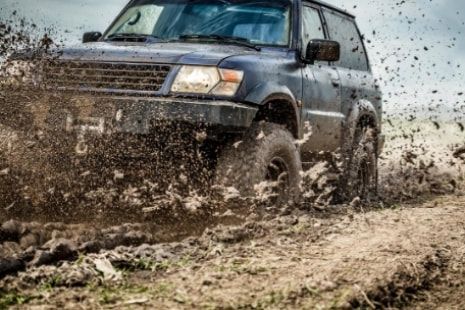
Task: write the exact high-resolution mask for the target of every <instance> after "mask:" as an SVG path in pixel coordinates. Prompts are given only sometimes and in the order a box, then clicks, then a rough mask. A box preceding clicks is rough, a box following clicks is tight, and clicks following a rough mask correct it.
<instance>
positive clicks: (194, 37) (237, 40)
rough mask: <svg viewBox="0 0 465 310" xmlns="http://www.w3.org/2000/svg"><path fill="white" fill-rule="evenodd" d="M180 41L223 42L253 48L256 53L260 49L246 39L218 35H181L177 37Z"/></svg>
mask: <svg viewBox="0 0 465 310" xmlns="http://www.w3.org/2000/svg"><path fill="white" fill-rule="evenodd" d="M179 39H180V40H196V41H201V40H213V41H217V42H225V43H231V44H236V45H241V46H246V47H249V48H253V49H254V50H256V51H260V50H261V47H260V46H257V45H255V44H253V43H252V42H250V41H249V40H248V39H246V38H241V37H233V36H222V35H218V34H183V35H181V36H179Z"/></svg>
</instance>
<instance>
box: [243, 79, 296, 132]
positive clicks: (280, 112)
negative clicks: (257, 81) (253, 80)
mask: <svg viewBox="0 0 465 310" xmlns="http://www.w3.org/2000/svg"><path fill="white" fill-rule="evenodd" d="M246 101H247V102H250V103H253V104H256V105H258V106H259V110H258V112H257V114H256V116H255V119H254V121H262V120H265V121H269V122H273V123H277V124H280V125H285V126H286V127H287V129H288V130H289V131H290V132H291V133H292V135H293V136H294V137H295V138H296V139H298V138H300V136H301V130H300V127H301V126H300V107H299V105H298V103H297V100H296V98H295V96H294V95H293V93H292V91H291V90H290V89H289V88H288V87H287V86H284V85H279V84H276V83H266V84H261V85H259V86H258V87H256V88H255V89H254V90H253V91H252V92H251V93H250V94H249V95H248V96H247V97H246Z"/></svg>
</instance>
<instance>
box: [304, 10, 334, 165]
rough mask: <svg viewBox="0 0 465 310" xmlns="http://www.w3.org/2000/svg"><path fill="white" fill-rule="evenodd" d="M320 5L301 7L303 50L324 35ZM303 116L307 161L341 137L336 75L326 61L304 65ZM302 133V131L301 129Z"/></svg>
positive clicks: (324, 36)
mask: <svg viewBox="0 0 465 310" xmlns="http://www.w3.org/2000/svg"><path fill="white" fill-rule="evenodd" d="M326 38H327V34H326V31H325V27H324V26H323V20H322V15H321V11H320V8H319V7H318V6H316V5H313V4H310V3H303V7H302V53H305V50H306V47H307V45H308V43H309V42H310V40H312V39H326ZM302 98H303V108H302V114H303V115H302V120H303V121H304V122H306V123H307V124H309V125H310V126H311V131H312V135H311V136H310V137H309V138H307V141H306V142H305V143H304V144H303V145H302V157H303V160H304V161H306V160H307V158H308V157H311V155H312V154H313V153H315V152H320V151H334V150H336V149H337V148H338V147H339V145H340V141H341V130H342V121H343V115H342V113H341V91H340V81H339V75H338V72H337V70H336V69H335V68H333V67H332V66H330V64H329V63H328V62H315V64H308V65H306V66H305V68H303V96H302ZM304 133H305V131H304Z"/></svg>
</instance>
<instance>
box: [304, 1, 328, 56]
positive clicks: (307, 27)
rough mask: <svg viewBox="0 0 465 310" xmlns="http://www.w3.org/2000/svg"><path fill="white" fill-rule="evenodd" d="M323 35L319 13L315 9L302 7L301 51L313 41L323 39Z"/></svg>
mask: <svg viewBox="0 0 465 310" xmlns="http://www.w3.org/2000/svg"><path fill="white" fill-rule="evenodd" d="M324 38H325V33H324V30H323V24H322V22H321V18H320V13H319V12H318V10H317V9H314V8H312V7H309V6H304V7H303V11H302V44H303V49H304V50H305V49H306V48H307V45H308V43H309V42H310V41H311V40H313V39H324Z"/></svg>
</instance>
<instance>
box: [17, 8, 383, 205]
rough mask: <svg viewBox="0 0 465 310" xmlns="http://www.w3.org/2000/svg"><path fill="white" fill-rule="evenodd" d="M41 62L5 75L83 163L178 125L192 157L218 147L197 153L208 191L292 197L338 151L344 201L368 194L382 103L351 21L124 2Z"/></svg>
mask: <svg viewBox="0 0 465 310" xmlns="http://www.w3.org/2000/svg"><path fill="white" fill-rule="evenodd" d="M48 55H49V56H45V55H42V56H41V58H42V59H46V61H44V62H43V63H42V65H41V66H40V71H39V73H38V74H35V75H34V76H30V75H32V73H30V72H32V71H33V70H32V69H30V66H29V65H28V64H27V61H26V60H27V59H28V57H30V56H31V54H29V55H28V54H27V53H22V54H17V55H14V56H13V57H12V62H11V63H14V66H15V68H22V69H24V70H10V71H13V72H18V71H21V74H20V76H21V80H22V81H23V82H24V81H26V82H28V83H29V84H36V85H38V87H39V88H40V89H41V90H37V91H35V92H34V94H35V95H37V96H38V100H37V102H36V103H34V104H33V105H32V106H31V105H28V108H29V109H33V113H31V114H30V115H31V117H32V119H33V121H31V122H28V123H30V124H31V125H33V126H34V128H42V130H43V129H44V128H48V129H49V130H50V132H56V131H57V130H59V131H63V132H66V135H67V139H66V142H67V143H70V141H73V142H72V143H73V144H75V146H76V151H77V152H78V153H87V152H88V151H89V150H88V146H89V144H90V141H91V140H93V139H99V138H98V137H101V138H100V139H101V140H103V141H105V142H108V141H113V140H115V139H116V137H118V139H120V137H126V138H128V139H131V137H150V136H152V137H154V136H156V134H157V132H158V131H159V128H160V127H161V126H162V124H163V125H166V124H168V123H169V124H171V125H173V124H174V125H175V126H178V125H180V124H185V125H188V126H187V127H189V126H191V127H189V128H193V129H192V130H193V132H197V135H192V137H196V138H197V139H192V142H193V143H195V145H196V147H197V146H198V145H199V144H200V145H202V146H205V145H215V147H214V148H208V147H204V148H203V150H207V149H214V150H215V151H211V152H210V153H209V155H208V156H210V157H211V158H213V160H212V162H214V168H213V169H211V170H210V171H214V172H213V173H212V179H213V181H214V184H217V185H221V186H225V187H235V188H236V189H237V190H238V191H239V192H240V193H241V194H243V195H250V194H253V191H254V186H255V185H257V184H260V183H262V182H264V181H271V183H272V184H274V185H277V186H276V189H277V190H279V193H280V194H281V195H282V197H284V198H286V199H287V198H297V197H298V195H299V192H300V189H299V187H300V183H301V178H302V173H301V171H302V169H303V168H302V167H304V168H305V167H308V166H310V165H311V164H312V162H314V160H315V158H316V156H319V155H322V154H327V153H334V152H342V154H343V156H342V158H343V159H344V171H345V173H343V175H342V177H341V181H340V183H341V184H340V185H341V186H340V188H341V189H342V192H343V193H345V194H347V195H345V196H346V197H345V198H349V199H350V198H353V197H356V196H360V197H366V196H367V195H368V194H370V193H372V192H374V191H375V190H376V183H377V157H378V154H379V152H380V150H381V148H382V144H383V143H382V142H383V138H382V135H381V134H380V130H381V114H382V99H381V93H380V90H379V87H378V85H377V81H376V79H374V77H373V75H372V71H371V68H370V64H369V61H368V57H367V53H366V49H365V46H364V43H363V38H362V36H361V34H360V32H359V30H358V28H357V25H356V22H355V19H354V16H352V15H350V14H348V13H346V12H345V11H342V10H340V9H338V8H335V7H333V6H331V5H328V4H326V3H322V2H320V1H304V0H274V1H268V0H196V1H191V0H176V1H173V0H169V1H168V0H132V1H131V2H130V3H129V4H128V5H127V6H126V7H125V8H124V10H123V11H122V12H121V14H120V15H119V16H118V17H117V18H116V20H115V21H114V22H113V23H112V24H111V26H110V27H109V28H108V30H107V31H106V32H105V33H104V34H101V33H98V32H92V33H86V34H84V37H83V44H82V45H79V46H76V47H71V48H64V49H61V50H59V51H54V52H53V53H52V57H50V53H48ZM36 67H37V66H36ZM24 71H27V72H28V73H26V74H25V73H24ZM11 75H14V74H11ZM17 75H18V74H17ZM10 77H11V76H10ZM9 80H10V79H9ZM39 85H40V86H39ZM51 90H55V91H54V92H51ZM52 93H53V94H52ZM44 98H46V99H44ZM23 118H24V115H23ZM199 128H202V130H204V132H205V134H204V135H203V136H202V137H201V138H200V139H199V135H198V131H197V130H198V129H199ZM112 137H115V139H113V138H112ZM153 145H154V144H153ZM187 145H191V146H192V143H190V144H189V143H188V144H187ZM147 152H149V153H150V150H148V151H147ZM204 153H208V151H204ZM212 154H213V155H212ZM208 156H207V157H208Z"/></svg>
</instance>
